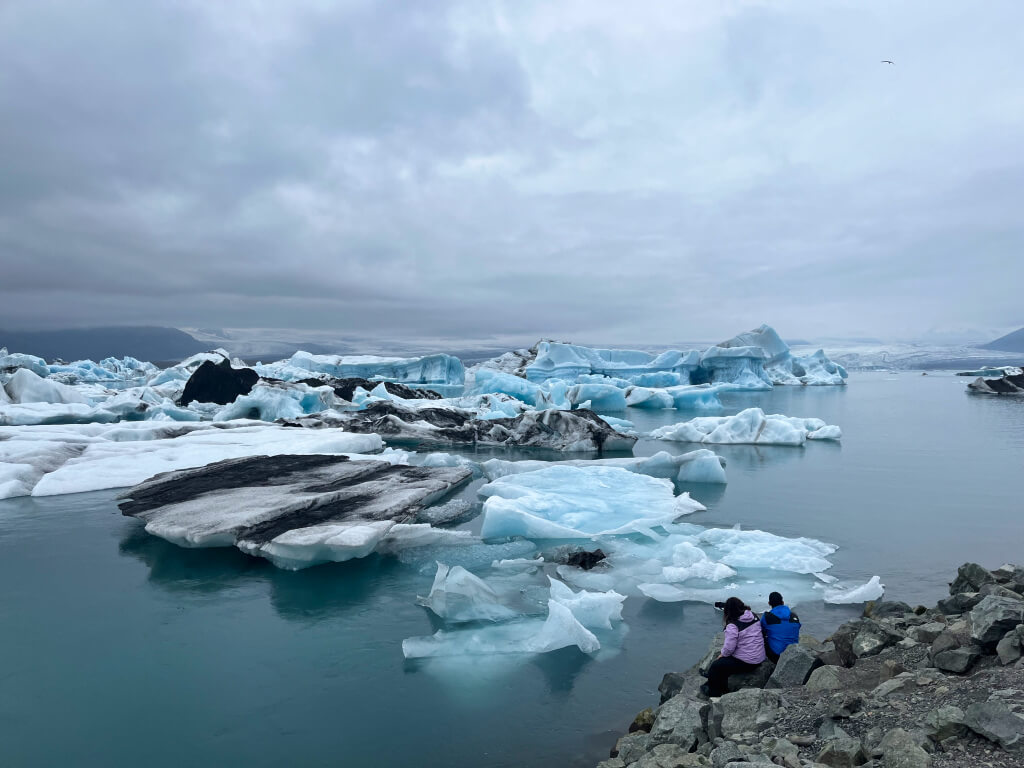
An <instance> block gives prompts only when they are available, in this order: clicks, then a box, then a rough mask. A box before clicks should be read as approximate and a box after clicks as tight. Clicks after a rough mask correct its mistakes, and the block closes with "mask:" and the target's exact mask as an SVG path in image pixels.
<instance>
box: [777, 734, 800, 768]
mask: <svg viewBox="0 0 1024 768" xmlns="http://www.w3.org/2000/svg"><path fill="white" fill-rule="evenodd" d="M771 760H772V762H773V763H775V764H776V765H782V766H785V768H800V750H799V749H797V747H796V745H795V744H793V743H792V742H789V741H787V740H786V739H779V740H778V741H776V742H775V745H774V746H773V747H772V751H771Z"/></svg>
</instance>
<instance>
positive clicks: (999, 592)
mask: <svg viewBox="0 0 1024 768" xmlns="http://www.w3.org/2000/svg"><path fill="white" fill-rule="evenodd" d="M978 594H979V595H981V596H982V597H988V596H990V595H993V596H995V597H1008V598H1010V599H1011V600H1024V596H1022V595H1021V594H1019V593H1017V592H1014V591H1013V590H1012V589H1007V588H1006V587H1004V586H1002V585H1001V584H986V585H985V586H983V587H982V588H981V589H979V590H978Z"/></svg>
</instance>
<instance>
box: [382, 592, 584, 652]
mask: <svg viewBox="0 0 1024 768" xmlns="http://www.w3.org/2000/svg"><path fill="white" fill-rule="evenodd" d="M572 646H576V647H577V648H579V649H580V650H581V651H582V652H583V653H595V652H596V651H598V650H600V648H601V643H600V642H599V641H598V639H597V637H595V636H594V634H593V633H592V632H591V631H590V630H588V629H587V628H586V627H584V626H583V625H582V624H580V622H579V621H577V620H576V617H574V616H573V615H572V611H570V610H569V609H568V608H567V607H566V606H564V605H562V604H561V603H559V602H558V601H556V600H553V599H552V600H549V601H548V616H547V618H546V619H545V620H544V621H543V622H542V621H540V620H537V619H534V620H526V621H518V622H509V623H507V624H498V625H496V626H489V627H482V628H479V629H460V630H455V631H445V630H438V631H437V632H435V633H434V634H433V635H430V636H429V637H410V638H406V639H405V640H403V641H402V653H403V654H404V655H405V658H407V659H422V658H436V657H444V656H458V657H465V656H481V655H484V656H491V655H497V654H530V655H535V654H541V653H548V652H550V651H556V650H558V649H560V648H570V647H572Z"/></svg>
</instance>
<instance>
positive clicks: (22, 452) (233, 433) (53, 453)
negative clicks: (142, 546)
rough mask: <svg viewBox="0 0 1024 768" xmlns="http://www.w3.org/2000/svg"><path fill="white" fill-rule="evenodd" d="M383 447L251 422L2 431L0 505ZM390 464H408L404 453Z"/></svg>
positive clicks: (358, 438)
mask: <svg viewBox="0 0 1024 768" xmlns="http://www.w3.org/2000/svg"><path fill="white" fill-rule="evenodd" d="M383 447H384V444H383V441H382V440H381V439H380V436H379V435H374V434H355V433H351V432H344V431H342V430H340V429H315V430H314V429H290V428H287V427H283V426H281V425H277V424H262V423H259V422H252V421H234V422H229V423H209V422H205V423H182V424H179V423H174V422H129V423H124V422H122V423H118V424H95V423H94V424H80V425H60V426H32V427H0V499H2V498H9V497H12V496H28V495H33V496H52V495H56V494H64V493H81V492H84V491H96V490H102V489H105V488H122V487H127V486H131V485H135V484H136V483H140V482H142V481H143V480H145V479H146V478H148V477H151V476H153V475H155V474H157V473H159V472H167V471H170V470H178V469H187V468H190V467H200V466H203V465H204V464H209V463H211V462H215V461H221V460H223V459H234V458H241V457H243V456H255V455H261V454H262V455H265V456H268V455H278V454H285V453H288V454H348V455H355V454H369V453H376V452H378V451H380V450H381V449H382V448H383ZM389 458H390V455H389ZM396 460H397V461H402V462H404V463H409V460H408V454H407V453H405V452H402V453H400V454H398V455H397V456H396Z"/></svg>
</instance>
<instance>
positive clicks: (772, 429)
mask: <svg viewBox="0 0 1024 768" xmlns="http://www.w3.org/2000/svg"><path fill="white" fill-rule="evenodd" d="M650 437H651V438H653V439H655V440H673V441H677V442H685V443H718V444H750V445H803V444H804V442H805V441H807V440H839V439H841V438H842V431H841V430H840V429H839V427H837V426H834V425H828V424H826V423H825V422H824V421H822V420H821V419H813V418H809V419H805V418H799V417H792V416H783V415H781V414H771V415H765V412H764V411H762V410H761V409H760V408H747V409H746V410H743V411H740V412H739V413H738V414H736V415H735V416H699V417H697V418H695V419H690V420H689V421H684V422H680V423H678V424H670V425H668V426H665V427H660V428H658V429H656V430H654V431H653V432H651V434H650Z"/></svg>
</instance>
